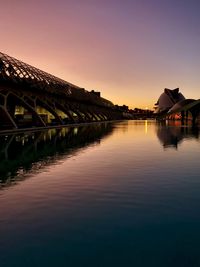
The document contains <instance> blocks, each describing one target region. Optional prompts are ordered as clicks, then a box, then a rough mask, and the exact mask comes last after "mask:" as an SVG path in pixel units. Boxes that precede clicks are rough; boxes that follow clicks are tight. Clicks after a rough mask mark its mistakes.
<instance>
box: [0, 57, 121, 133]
mask: <svg viewBox="0 0 200 267" xmlns="http://www.w3.org/2000/svg"><path fill="white" fill-rule="evenodd" d="M120 118H121V113H120V112H119V111H117V110H115V107H114V105H113V104H112V103H111V102H110V101H108V100H106V99H104V98H102V97H100V96H99V95H97V94H94V93H92V92H89V91H86V90H85V89H84V88H80V87H78V86H76V85H73V84H71V83H68V82H66V81H64V80H62V79H59V78H57V77H55V76H53V75H51V74H48V73H46V72H44V71H42V70H39V69H37V68H35V67H32V66H30V65H28V64H25V63H23V62H21V61H19V60H17V59H15V58H12V57H10V56H8V55H5V54H3V53H0V126H1V128H2V127H4V128H13V127H14V128H18V127H24V126H46V125H49V124H57V125H59V124H65V123H69V122H74V121H76V122H80V121H82V122H85V121H101V120H110V119H120Z"/></svg>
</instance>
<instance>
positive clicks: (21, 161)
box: [0, 122, 114, 187]
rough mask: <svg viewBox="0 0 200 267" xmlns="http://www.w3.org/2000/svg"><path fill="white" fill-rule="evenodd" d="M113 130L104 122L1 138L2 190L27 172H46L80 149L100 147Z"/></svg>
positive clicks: (0, 169)
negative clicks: (40, 170) (43, 170)
mask: <svg viewBox="0 0 200 267" xmlns="http://www.w3.org/2000/svg"><path fill="white" fill-rule="evenodd" d="M113 129H114V128H113V124H112V123H106V122H105V123H94V124H89V125H84V126H80V127H73V126H70V127H65V128H61V129H49V130H45V131H39V130H38V131H36V132H27V133H22V132H21V133H17V134H10V135H0V187H1V186H5V185H10V184H15V183H16V181H17V180H21V179H25V178H26V174H27V173H30V172H32V173H33V172H34V171H36V172H37V171H38V170H39V169H44V168H45V167H47V166H49V165H52V163H53V162H56V161H58V160H61V159H66V158H67V157H69V155H70V156H71V155H73V154H75V153H77V152H78V151H79V150H80V149H81V150H83V149H86V148H87V147H89V146H91V145H93V146H94V145H99V144H100V142H101V139H103V138H104V137H106V136H108V135H110V134H111V133H112V132H113ZM19 170H20V173H19ZM19 174H20V175H19Z"/></svg>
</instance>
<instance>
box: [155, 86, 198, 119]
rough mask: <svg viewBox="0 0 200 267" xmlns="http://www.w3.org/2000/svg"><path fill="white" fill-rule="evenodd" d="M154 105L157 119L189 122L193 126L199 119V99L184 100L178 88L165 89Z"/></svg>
mask: <svg viewBox="0 0 200 267" xmlns="http://www.w3.org/2000/svg"><path fill="white" fill-rule="evenodd" d="M155 105H156V109H155V114H157V118H161V119H163V118H164V119H172V120H176V119H179V120H182V121H183V122H185V121H186V122H187V121H188V120H191V121H192V123H193V124H195V123H196V122H197V121H198V119H199V117H200V99H198V100H195V99H186V98H185V97H184V96H183V95H182V94H181V93H180V92H179V88H176V89H168V88H165V89H164V92H163V93H162V94H161V95H160V97H159V99H158V101H157V103H156V104H155Z"/></svg>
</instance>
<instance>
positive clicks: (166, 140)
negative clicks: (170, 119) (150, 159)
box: [156, 123, 199, 149]
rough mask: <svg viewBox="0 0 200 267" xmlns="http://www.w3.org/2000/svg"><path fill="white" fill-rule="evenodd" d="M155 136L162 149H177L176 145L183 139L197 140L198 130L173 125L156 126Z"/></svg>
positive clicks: (196, 128)
mask: <svg viewBox="0 0 200 267" xmlns="http://www.w3.org/2000/svg"><path fill="white" fill-rule="evenodd" d="M156 131H157V136H158V139H159V140H160V142H161V143H162V144H163V147H164V148H170V147H171V148H175V149H177V148H178V145H179V144H180V143H181V142H182V141H183V140H184V139H185V138H195V139H199V128H198V127H184V126H182V125H181V124H180V125H173V124H166V123H162V124H158V125H157V129H156Z"/></svg>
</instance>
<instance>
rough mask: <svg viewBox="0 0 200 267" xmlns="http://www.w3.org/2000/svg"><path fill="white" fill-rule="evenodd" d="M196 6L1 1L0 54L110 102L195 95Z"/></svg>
mask: <svg viewBox="0 0 200 267" xmlns="http://www.w3.org/2000/svg"><path fill="white" fill-rule="evenodd" d="M199 14H200V1H195V0H187V1H186V0H173V1H172V0H132V1H131V0H123V1H122V0H121V1H119V0H98V1H95V0H77V1H76V0H74V1H72V0H57V1H53V0H48V1H47V0H34V1H33V0H29V1H27V0H18V1H16V0H6V1H3V0H0V18H1V23H0V34H1V38H0V40H1V43H0V51H1V52H3V53H7V54H8V55H10V56H14V57H16V58H17V59H20V60H22V61H25V62H26V63H29V64H31V65H34V66H36V67H38V68H41V69H43V70H45V71H47V72H49V73H52V74H54V75H56V76H58V77H61V78H63V79H65V80H67V81H69V82H71V83H74V84H76V85H78V86H80V87H84V88H86V89H87V90H92V89H95V90H99V91H101V93H102V96H103V97H105V98H108V99H109V100H111V101H112V102H114V103H115V104H126V105H129V107H130V108H134V107H143V108H145V107H148V108H152V107H153V105H154V103H155V102H156V101H157V98H158V97H159V95H160V94H161V93H162V91H163V89H164V88H165V87H168V88H175V87H180V91H181V92H182V93H183V94H184V95H185V97H187V98H195V99H196V98H199V85H200V75H199V70H200V15H199Z"/></svg>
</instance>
